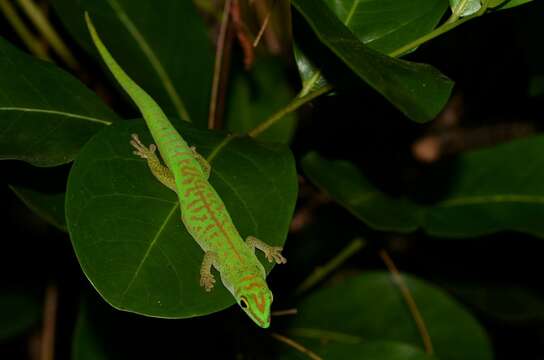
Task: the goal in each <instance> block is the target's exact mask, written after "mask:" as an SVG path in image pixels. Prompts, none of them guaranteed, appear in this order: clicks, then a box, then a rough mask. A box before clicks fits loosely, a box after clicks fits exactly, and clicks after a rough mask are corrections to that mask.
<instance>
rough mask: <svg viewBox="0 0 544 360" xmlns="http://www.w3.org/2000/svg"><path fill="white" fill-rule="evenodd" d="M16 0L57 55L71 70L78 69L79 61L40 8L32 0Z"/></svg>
mask: <svg viewBox="0 0 544 360" xmlns="http://www.w3.org/2000/svg"><path fill="white" fill-rule="evenodd" d="M18 2H19V5H20V6H21V8H22V9H23V11H24V12H25V13H26V15H27V16H28V18H29V19H30V20H31V21H32V23H33V24H34V26H36V28H37V29H38V30H39V31H40V33H41V34H42V35H43V37H44V38H45V39H46V40H47V42H48V43H49V44H50V45H51V47H52V48H53V50H55V52H56V53H57V55H58V56H59V57H60V58H61V59H62V60H63V61H64V62H65V63H66V65H68V67H70V68H71V69H72V70H79V68H80V66H79V63H78V62H77V60H76V59H75V57H74V56H73V55H72V52H71V51H70V49H68V46H66V44H64V42H63V41H62V39H61V37H60V36H59V34H57V32H56V31H55V29H54V28H53V26H52V25H51V23H50V22H49V20H48V19H47V17H45V15H44V14H43V13H42V11H41V10H40V8H39V7H38V6H36V4H35V3H34V2H33V1H32V0H19V1H18Z"/></svg>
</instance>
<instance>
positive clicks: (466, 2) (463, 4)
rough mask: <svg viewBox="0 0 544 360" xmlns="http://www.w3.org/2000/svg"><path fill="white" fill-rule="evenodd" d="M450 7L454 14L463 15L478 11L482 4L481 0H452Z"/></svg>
mask: <svg viewBox="0 0 544 360" xmlns="http://www.w3.org/2000/svg"><path fill="white" fill-rule="evenodd" d="M484 1H485V0H484ZM450 7H451V12H452V13H453V14H456V15H457V16H459V17H463V16H469V15H472V14H475V13H477V12H478V10H480V9H481V8H482V4H481V3H480V0H450Z"/></svg>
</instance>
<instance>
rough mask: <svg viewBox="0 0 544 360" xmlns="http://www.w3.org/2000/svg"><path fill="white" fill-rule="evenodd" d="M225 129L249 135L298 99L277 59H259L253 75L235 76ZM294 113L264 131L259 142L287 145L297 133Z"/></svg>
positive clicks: (229, 98)
mask: <svg viewBox="0 0 544 360" xmlns="http://www.w3.org/2000/svg"><path fill="white" fill-rule="evenodd" d="M231 81H232V83H231V84H232V85H231V89H230V91H229V97H228V103H227V112H226V125H227V126H226V127H227V129H228V130H230V131H233V132H235V133H240V134H243V133H247V132H248V131H249V130H251V129H253V128H254V127H256V126H257V125H258V124H259V123H260V122H262V121H264V120H265V119H266V118H267V117H268V116H270V115H272V114H273V113H274V112H275V111H277V110H278V109H279V108H281V107H282V106H285V104H287V103H289V101H290V100H291V99H292V98H293V97H294V96H295V94H294V93H293V91H292V89H291V87H290V86H289V82H288V81H287V78H286V76H285V72H284V69H283V68H282V67H281V66H280V63H278V62H277V61H276V59H272V58H269V59H259V60H258V61H257V62H256V63H255V64H254V66H253V68H252V71H251V72H250V73H248V72H245V71H244V73H236V74H235V75H234V78H233V79H232V80H231ZM295 121H296V115H295V113H294V112H292V113H290V114H289V115H287V116H285V118H283V119H282V120H281V121H280V122H277V123H276V124H274V125H273V126H271V127H270V128H268V129H267V130H266V131H265V132H263V133H261V134H259V136H258V137H257V138H258V139H259V140H263V141H271V142H281V143H287V142H289V140H290V139H291V137H292V136H293V133H294V130H295V125H296V123H295Z"/></svg>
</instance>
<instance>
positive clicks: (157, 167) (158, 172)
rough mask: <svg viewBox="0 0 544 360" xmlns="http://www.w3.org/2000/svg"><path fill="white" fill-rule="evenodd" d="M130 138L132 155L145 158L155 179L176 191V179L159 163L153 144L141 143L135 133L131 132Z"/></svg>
mask: <svg viewBox="0 0 544 360" xmlns="http://www.w3.org/2000/svg"><path fill="white" fill-rule="evenodd" d="M131 138H132V139H131V140H130V145H132V147H133V148H134V149H135V150H134V151H133V153H134V155H138V156H139V157H141V158H142V159H146V160H147V166H149V169H150V170H151V173H152V174H153V176H155V178H157V180H159V181H160V182H161V183H163V184H164V185H165V186H167V187H168V188H169V189H170V190H173V191H176V181H175V179H174V175H172V172H171V171H170V169H168V168H167V167H166V166H164V165H162V164H161V161H160V160H159V158H158V157H157V155H156V154H155V151H157V147H156V146H155V144H151V145H149V147H147V146H145V145H144V144H142V142H141V141H140V138H139V137H138V135H137V134H132V135H131Z"/></svg>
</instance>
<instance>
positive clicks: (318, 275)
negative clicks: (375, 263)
mask: <svg viewBox="0 0 544 360" xmlns="http://www.w3.org/2000/svg"><path fill="white" fill-rule="evenodd" d="M365 245H366V243H365V241H364V240H363V239H354V240H353V241H352V242H350V243H349V245H348V246H346V247H345V248H344V249H342V251H340V252H339V253H338V254H337V255H336V256H335V257H333V258H332V259H331V260H330V261H329V262H328V263H326V264H325V265H323V266H320V267H318V268H316V269H315V270H314V271H313V272H312V273H311V274H310V276H308V277H307V278H306V280H304V281H303V282H302V283H301V284H300V285H299V286H298V288H297V290H296V294H301V293H303V292H305V291H307V290H308V289H311V288H312V287H314V286H315V285H316V284H317V283H319V282H320V281H321V280H323V279H324V278H325V277H327V276H328V275H329V274H330V273H332V272H333V271H334V270H336V269H337V268H338V267H339V266H340V265H342V264H343V263H344V262H345V261H346V260H347V259H349V258H350V257H351V256H353V255H354V254H355V253H356V252H358V251H359V250H361V248H362V247H363V246H365Z"/></svg>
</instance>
